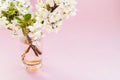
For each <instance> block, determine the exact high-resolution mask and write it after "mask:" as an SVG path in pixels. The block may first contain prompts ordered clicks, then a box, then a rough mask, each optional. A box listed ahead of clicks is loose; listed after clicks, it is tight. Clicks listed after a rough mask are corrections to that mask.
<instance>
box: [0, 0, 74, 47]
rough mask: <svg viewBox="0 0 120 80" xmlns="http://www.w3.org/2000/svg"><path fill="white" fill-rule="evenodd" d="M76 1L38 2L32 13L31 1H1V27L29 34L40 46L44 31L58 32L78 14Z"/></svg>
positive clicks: (54, 0)
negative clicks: (70, 18) (67, 20)
mask: <svg viewBox="0 0 120 80" xmlns="http://www.w3.org/2000/svg"><path fill="white" fill-rule="evenodd" d="M75 6H76V1H75V0H47V1H45V2H43V1H42V0H38V1H37V4H36V12H34V13H33V12H32V7H31V4H30V1H29V0H0V25H2V26H4V27H6V28H7V29H9V30H12V31H14V34H16V35H21V34H24V35H25V36H26V34H28V35H29V36H30V38H31V40H32V42H33V44H35V45H36V44H38V42H39V40H40V39H41V38H42V37H43V35H44V31H48V32H58V31H59V30H60V28H61V26H62V23H63V20H64V19H65V18H69V17H70V16H74V15H75V14H76V7H75Z"/></svg>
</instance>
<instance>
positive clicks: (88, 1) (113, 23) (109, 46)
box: [0, 0, 120, 80]
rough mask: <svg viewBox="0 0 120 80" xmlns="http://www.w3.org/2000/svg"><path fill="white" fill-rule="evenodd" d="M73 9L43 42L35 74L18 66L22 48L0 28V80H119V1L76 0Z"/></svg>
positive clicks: (17, 40)
mask: <svg viewBox="0 0 120 80" xmlns="http://www.w3.org/2000/svg"><path fill="white" fill-rule="evenodd" d="M33 3H35V1H34V0H33ZM77 9H78V12H77V16H75V17H72V18H70V19H69V20H66V21H65V22H64V25H63V27H62V30H61V31H60V32H59V33H58V34H49V35H48V36H47V37H45V38H44V39H43V42H42V43H43V48H42V49H43V59H44V60H43V68H42V69H41V70H40V71H39V72H37V73H28V72H26V71H25V70H24V69H23V67H22V62H21V58H20V56H21V54H22V53H23V51H24V49H25V48H26V46H25V45H24V44H22V43H21V42H20V40H19V38H16V37H12V35H11V32H10V31H7V30H6V29H0V36H1V38H0V80H120V0H79V1H78V5H77Z"/></svg>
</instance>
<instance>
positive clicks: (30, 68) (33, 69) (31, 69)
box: [26, 64, 42, 72]
mask: <svg viewBox="0 0 120 80" xmlns="http://www.w3.org/2000/svg"><path fill="white" fill-rule="evenodd" d="M41 66H42V64H39V65H33V66H31V65H26V71H28V72H37V71H39V70H40V69H41Z"/></svg>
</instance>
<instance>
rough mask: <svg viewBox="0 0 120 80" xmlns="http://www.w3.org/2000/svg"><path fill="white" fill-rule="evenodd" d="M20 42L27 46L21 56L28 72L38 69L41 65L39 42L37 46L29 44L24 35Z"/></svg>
mask: <svg viewBox="0 0 120 80" xmlns="http://www.w3.org/2000/svg"><path fill="white" fill-rule="evenodd" d="M22 42H23V43H24V44H26V45H27V47H28V48H27V49H26V50H25V52H24V53H23V54H22V56H21V58H22V62H23V64H24V65H25V69H26V70H27V71H28V72H36V71H39V69H40V68H41V66H42V52H41V49H40V48H41V44H40V45H39V46H36V45H31V44H30V43H29V41H28V39H27V38H26V37H24V38H23V39H22Z"/></svg>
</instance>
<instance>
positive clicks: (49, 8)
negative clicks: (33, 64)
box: [36, 0, 76, 32]
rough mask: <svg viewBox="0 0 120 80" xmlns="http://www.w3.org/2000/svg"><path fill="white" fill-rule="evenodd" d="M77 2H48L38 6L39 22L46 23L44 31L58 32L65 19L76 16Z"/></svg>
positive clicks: (58, 0)
mask: <svg viewBox="0 0 120 80" xmlns="http://www.w3.org/2000/svg"><path fill="white" fill-rule="evenodd" d="M75 6H76V0H47V1H46V2H44V3H43V2H42V1H40V2H39V4H37V6H36V7H37V16H38V20H41V22H44V23H43V24H44V29H45V30H47V31H49V32H51V31H52V32H58V30H60V27H61V26H62V23H63V19H65V18H69V17H70V16H74V15H76V7H75Z"/></svg>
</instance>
